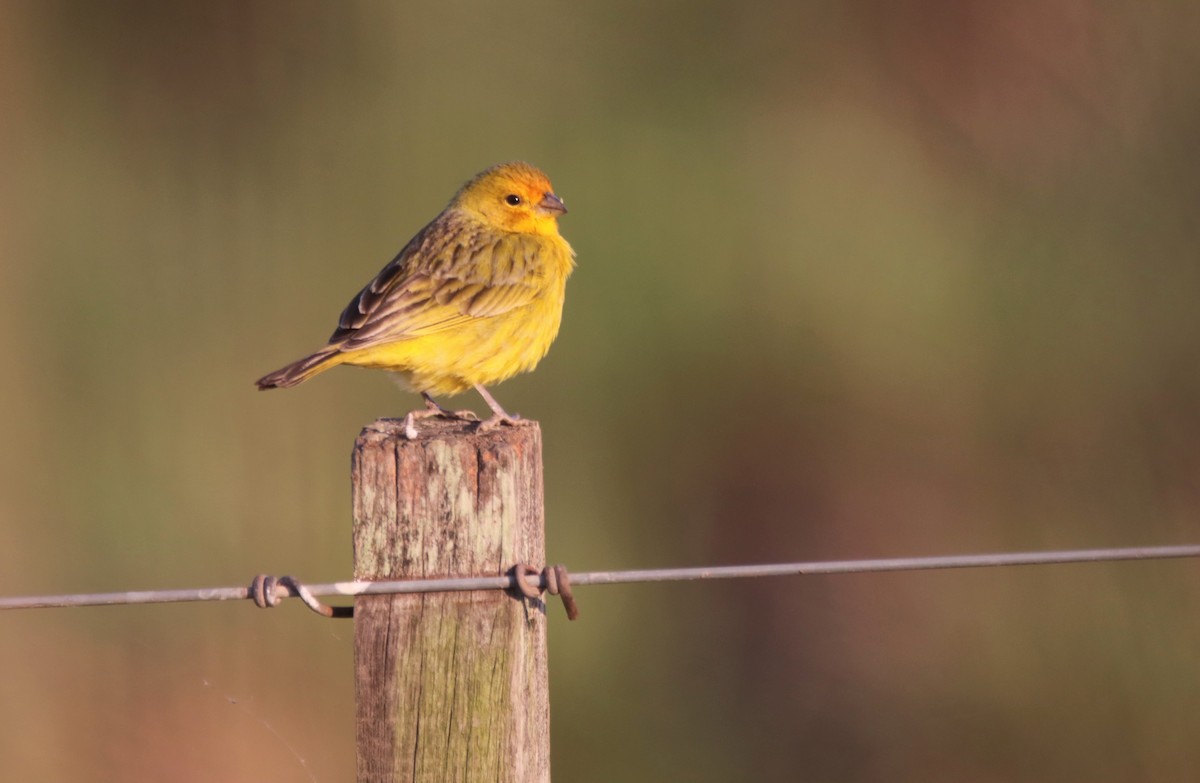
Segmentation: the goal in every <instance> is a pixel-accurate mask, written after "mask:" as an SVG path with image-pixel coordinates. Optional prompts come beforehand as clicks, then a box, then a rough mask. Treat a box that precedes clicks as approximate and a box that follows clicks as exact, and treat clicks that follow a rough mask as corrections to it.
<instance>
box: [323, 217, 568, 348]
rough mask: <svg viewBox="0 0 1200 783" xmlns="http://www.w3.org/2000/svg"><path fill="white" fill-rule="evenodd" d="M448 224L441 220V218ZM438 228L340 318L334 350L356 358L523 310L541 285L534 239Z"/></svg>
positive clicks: (415, 242) (449, 225) (452, 224)
mask: <svg viewBox="0 0 1200 783" xmlns="http://www.w3.org/2000/svg"><path fill="white" fill-rule="evenodd" d="M443 218H445V216H443ZM456 223H457V221H445V220H443V219H439V220H435V221H434V222H433V223H431V224H429V225H428V226H426V227H425V228H424V229H422V230H421V231H420V232H419V233H418V234H417V235H416V236H415V237H413V239H412V241H411V242H409V243H408V245H406V246H405V248H404V249H403V250H401V251H400V253H399V255H397V256H396V258H395V259H394V260H392V262H391V263H390V264H388V265H387V266H385V267H384V268H383V269H382V270H381V271H380V273H379V274H378V275H377V276H376V277H375V279H374V280H372V281H371V282H370V283H368V284H367V286H366V287H365V288H363V290H362V291H360V292H359V293H358V295H357V296H356V297H354V299H353V300H352V301H351V302H350V304H349V305H347V306H346V309H345V311H343V312H342V317H341V320H340V321H339V322H338V328H337V329H336V330H335V331H334V333H333V336H332V337H330V340H329V341H330V342H331V343H338V344H341V346H342V348H343V350H358V349H361V348H366V347H370V346H372V345H378V344H381V343H385V342H391V341H394V340H406V339H411V338H414V337H422V336H425V335H429V334H434V333H436V332H440V331H443V330H446V329H453V328H454V327H456V326H459V325H461V324H464V323H467V322H469V321H471V320H473V319H476V318H488V317H492V316H496V315H500V314H502V313H505V312H507V311H509V310H511V309H513V308H515V307H520V306H522V305H525V304H528V303H529V302H530V301H532V300H533V299H534V297H536V296H537V293H538V291H539V290H540V287H541V282H542V279H543V277H544V266H543V264H542V263H541V259H540V258H539V256H540V255H541V250H540V244H539V243H538V241H537V240H536V238H526V237H523V236H521V235H515V234H498V233H496V232H491V231H487V230H484V229H482V228H476V227H472V226H464V225H461V224H458V225H456Z"/></svg>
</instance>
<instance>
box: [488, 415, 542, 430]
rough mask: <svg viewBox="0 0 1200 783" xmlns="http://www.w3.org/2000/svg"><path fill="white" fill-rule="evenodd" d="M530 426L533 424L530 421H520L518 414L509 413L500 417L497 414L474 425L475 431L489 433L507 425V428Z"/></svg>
mask: <svg viewBox="0 0 1200 783" xmlns="http://www.w3.org/2000/svg"><path fill="white" fill-rule="evenodd" d="M531 424H533V422H532V421H530V420H529V419H522V418H521V416H520V414H516V413H510V414H507V415H501V414H499V413H497V414H495V415H494V416H491V417H490V418H487V419H484V420H483V421H481V422H479V424H477V425H475V431H476V432H491V431H492V430H496V429H499V428H500V427H503V426H504V425H508V426H509V427H528V426H529V425H531Z"/></svg>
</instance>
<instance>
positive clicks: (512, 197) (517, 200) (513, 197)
mask: <svg viewBox="0 0 1200 783" xmlns="http://www.w3.org/2000/svg"><path fill="white" fill-rule="evenodd" d="M504 203H505V204H508V205H509V206H510V207H516V206H520V204H521V197H520V196H518V195H517V194H516V193H509V194H508V195H507V196H505V197H504Z"/></svg>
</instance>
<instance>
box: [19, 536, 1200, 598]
mask: <svg viewBox="0 0 1200 783" xmlns="http://www.w3.org/2000/svg"><path fill="white" fill-rule="evenodd" d="M1185 557H1200V545H1196V544H1188V545H1181V546H1153V547H1130V548H1124V549H1077V550H1064V551H1055V552H1013V553H1000V554H984V555H950V556H944V557H902V558H889V559H878V560H829V561H816V562H801V563H771V564H766V565H741V566H713V567H705V568H658V569H647V570H633V571H592V572H587V573H578V574H576V573H572V574H571V575H570V583H571V584H572V585H573V586H575V587H578V586H580V585H611V584H629V583H632V582H680V581H691V580H697V579H740V578H747V577H761V576H793V575H800V574H808V575H811V574H852V573H867V572H881V571H924V570H933V569H944V568H991V567H996V566H1016V565H1049V564H1054V563H1096V562H1105V561H1118V560H1163V559H1168V558H1185ZM545 574H546V572H545V571H543V572H541V573H540V574H538V575H537V576H536V581H535V577H533V576H529V577H523V579H524V581H525V583H526V585H528V586H531V587H536V588H537V589H544V588H546V587H547V586H548V584H547V580H546V575H545ZM517 578H518V577H517V576H515V575H508V576H482V577H469V578H457V579H412V580H404V581H381V582H332V583H329V584H316V585H304V586H303V587H304V588H305V590H306V592H307V593H309V594H310V595H312V596H338V595H340V596H356V595H392V594H398V593H441V592H462V591H470V590H509V589H519V585H518V584H517V581H516V580H517ZM293 581H295V580H293ZM296 584H299V583H298V582H296ZM253 593H254V590H253V586H251V587H209V588H200V589H193V590H142V591H135V592H123V593H76V594H72V595H41V596H20V597H12V598H0V610H3V609H47V608H51V607H69V606H113V605H129V604H164V603H180V602H186V601H236V600H242V599H253V598H254V595H253ZM291 594H292V593H290V592H287V591H286V590H285V591H284V592H283V593H281V594H280V595H279V596H278V597H280V598H283V597H288V596H289V595H291Z"/></svg>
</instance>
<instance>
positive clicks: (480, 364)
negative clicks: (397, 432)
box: [257, 161, 575, 439]
mask: <svg viewBox="0 0 1200 783" xmlns="http://www.w3.org/2000/svg"><path fill="white" fill-rule="evenodd" d="M566 211H567V208H566V207H565V206H563V202H562V199H560V198H559V197H558V196H556V195H554V190H553V188H551V186H550V180H549V179H548V178H547V177H546V175H545V174H543V173H542V172H541V171H539V170H538V169H536V168H534V167H533V166H531V165H529V164H528V163H522V162H519V161H517V162H512V163H502V164H500V165H498V166H493V167H492V168H490V169H487V170H486V171H483V172H481V173H479V174H477V175H476V176H475V177H474V178H473V179H471V180H470V181H469V182H467V183H466V184H465V185H463V186H462V188H461V189H460V190H459V191H458V193H457V194H455V196H454V198H453V199H451V201H450V203H449V204H448V205H447V206H446V208H445V209H444V210H442V212H441V214H439V215H438V216H437V217H436V218H434V219H433V221H432V222H430V223H429V225H427V226H425V227H424V228H423V229H421V230H420V231H418V232H417V235H416V236H414V237H413V238H412V239H411V240H409V242H408V244H407V245H405V246H404V249H403V250H401V251H400V253H399V254H398V255H397V256H396V257H395V258H394V259H393V260H392V262H391V263H390V264H388V265H387V266H385V267H384V268H383V269H382V270H381V271H380V272H379V274H378V275H376V277H375V279H374V280H372V281H371V282H370V283H368V284H367V286H366V288H364V289H363V290H362V291H359V293H358V295H357V296H355V297H354V299H353V300H352V301H351V302H350V304H349V305H347V306H346V309H345V310H344V311H343V312H342V317H341V320H340V321H338V327H337V329H335V330H334V332H333V336H332V337H330V338H329V344H328V345H326V346H325V347H324V348H322V349H321V350H319V351H317V352H316V353H314V354H312V355H311V356H306V357H304V358H303V359H300V360H298V361H296V362H293V363H292V364H289V365H288V366H286V367H283V368H281V369H279V370H276V371H275V372H273V373H271V374H269V375H266V376H263V377H262V378H260V379H258V381H257V386H258V388H259V389H276V388H287V387H289V386H295V385H296V384H298V383H302V382H303V381H306V380H308V379H309V378H311V377H313V376H314V375H316V374H317V373H320V372H324V371H325V370H328V369H329V368H330V367H336V366H337V365H339V364H350V365H355V366H358V367H372V368H377V369H381V370H389V371H391V372H394V373H397V375H398V376H399V379H400V381H401V383H402V385H404V386H405V387H407V388H408V389H411V390H412V391H417V392H420V393H421V396H422V397H423V398H424V399H425V408H424V409H423V410H419V411H412V412H410V413H409V414H408V415H407V416H406V417H405V426H404V430H405V434H406V436H407V437H408V438H410V439H412V438H415V437H416V428H415V426H414V421H415V419H418V418H426V417H429V416H443V417H447V418H459V419H472V420H474V419H476V418H477V417H476V416H475V414H473V413H471V412H470V411H459V412H452V411H448V410H446V409H445V408H443V407H442V406H440V405H439V404H438V403H437V402H435V401H434V399H433V397H432V396H431V395H434V394H457V393H459V392H462V391H466V390H467V389H469V388H471V387H472V386H473V387H475V389H476V390H477V391H478V392H479V394H480V395H481V396H482V397H483V399H484V401H485V402H487V404H488V407H490V408H491V409H492V414H493V415H492V416H491V418H489V419H487V420H486V421H483V422H480V424H479V429H480V430H482V431H487V430H491V429H494V428H496V427H498V426H500V425H501V424H509V425H517V424H521V423H523V422H522V420H521V419H520V417H518V416H515V415H509V414H508V413H506V412H505V410H504V409H503V408H501V407H500V404H499V403H497V402H496V400H495V398H493V397H492V395H491V394H489V393H488V391H487V389H486V388H484V387H485V386H488V385H491V384H495V383H499V382H500V381H504V380H507V379H508V378H511V377H512V376H514V375H516V374H518V373H522V372H528V371H529V370H532V369H533V368H534V367H535V366H537V363H538V362H539V361H540V360H541V358H542V357H543V356H545V355H546V352H547V351H548V350H550V344H551V343H552V342H554V338H555V337H556V336H557V335H558V327H559V324H560V323H561V322H562V308H563V298H564V295H565V292H566V284H567V277H568V276H570V274H571V271H572V270H573V269H574V268H575V252H574V251H573V250H572V249H571V246H570V245H569V244H567V241H566V240H565V239H563V238H562V236H561V235H560V234H559V233H558V216H559V215H562V214H565V213H566Z"/></svg>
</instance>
